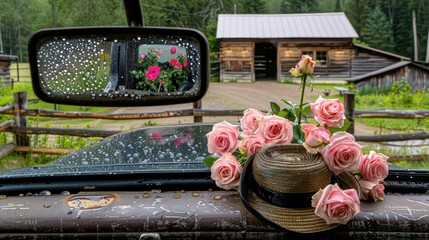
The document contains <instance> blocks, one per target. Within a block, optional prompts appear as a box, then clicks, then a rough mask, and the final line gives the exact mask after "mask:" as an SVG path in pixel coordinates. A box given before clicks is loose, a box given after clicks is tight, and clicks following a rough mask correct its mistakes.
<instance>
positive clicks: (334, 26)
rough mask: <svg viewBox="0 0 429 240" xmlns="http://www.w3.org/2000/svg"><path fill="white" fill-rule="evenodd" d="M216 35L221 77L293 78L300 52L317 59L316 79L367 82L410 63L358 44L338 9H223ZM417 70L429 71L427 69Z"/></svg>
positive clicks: (227, 79) (226, 79) (239, 79)
mask: <svg viewBox="0 0 429 240" xmlns="http://www.w3.org/2000/svg"><path fill="white" fill-rule="evenodd" d="M216 36H217V38H218V40H219V43H220V56H219V57H220V81H221V82H254V81H260V80H276V81H278V82H284V81H290V80H293V79H292V78H291V76H290V74H289V70H290V69H291V68H292V67H294V66H295V64H296V63H297V62H298V61H299V59H300V58H301V55H310V56H311V57H313V59H316V60H317V61H318V63H317V67H316V69H315V73H314V74H315V75H316V76H318V78H317V79H316V81H324V82H342V83H343V82H353V83H356V84H357V85H362V84H363V83H364V82H365V81H367V80H368V78H367V77H369V76H370V75H368V74H369V73H373V74H372V75H371V76H372V77H374V74H375V75H377V74H386V72H385V71H384V72H380V69H384V70H389V68H392V67H393V68H395V67H399V66H402V67H404V66H408V64H411V62H412V61H411V60H410V59H409V58H407V57H403V56H399V55H395V54H392V53H388V52H384V51H381V50H378V49H374V48H369V47H365V46H361V45H358V44H354V43H353V39H355V38H358V37H359V36H358V34H357V33H356V31H355V29H354V28H353V26H352V25H351V23H350V21H349V20H348V19H347V16H346V15H345V14H344V13H340V12H337V13H309V14H221V15H219V18H218V28H217V33H216ZM395 69H396V68H395ZM419 71H424V73H425V74H426V73H429V72H428V71H427V69H426V70H425V69H423V68H419ZM414 75H415V76H417V75H419V76H423V75H424V74H421V73H417V74H414ZM389 79H393V78H389ZM395 79H396V78H395ZM426 79H427V78H426ZM426 79H425V80H424V81H426ZM420 85H421V84H420ZM362 86H363V85H362Z"/></svg>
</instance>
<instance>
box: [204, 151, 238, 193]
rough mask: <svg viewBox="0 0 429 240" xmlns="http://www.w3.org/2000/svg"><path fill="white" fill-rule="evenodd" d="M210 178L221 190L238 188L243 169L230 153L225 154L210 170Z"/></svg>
mask: <svg viewBox="0 0 429 240" xmlns="http://www.w3.org/2000/svg"><path fill="white" fill-rule="evenodd" d="M210 170H211V173H212V174H211V178H212V179H213V180H215V182H216V185H217V186H218V187H220V188H222V189H225V190H230V189H231V188H235V187H238V185H239V184H240V176H241V172H242V171H243V167H242V166H241V164H240V162H238V160H237V158H236V157H235V156H234V155H232V154H231V153H225V154H224V155H223V156H222V157H220V158H219V159H218V160H216V162H215V163H214V164H213V166H212V167H211V168H210Z"/></svg>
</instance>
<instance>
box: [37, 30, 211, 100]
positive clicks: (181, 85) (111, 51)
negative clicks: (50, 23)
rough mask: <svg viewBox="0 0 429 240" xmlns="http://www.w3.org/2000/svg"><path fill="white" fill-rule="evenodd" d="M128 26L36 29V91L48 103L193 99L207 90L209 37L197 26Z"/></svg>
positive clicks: (199, 96) (196, 98)
mask: <svg viewBox="0 0 429 240" xmlns="http://www.w3.org/2000/svg"><path fill="white" fill-rule="evenodd" d="M122 29H125V28H122ZM137 29H139V28H137ZM125 30H129V31H134V32H131V33H130V32H126V33H121V34H103V35H101V34H94V33H92V32H91V33H90V34H79V32H76V29H74V32H76V33H74V34H70V33H69V32H64V33H63V35H61V32H60V34H59V35H57V36H52V37H46V36H45V35H44V34H40V33H39V34H37V33H36V35H35V36H33V39H32V42H30V61H31V68H32V75H33V85H34V84H35V85H37V86H35V91H36V94H38V95H39V97H40V98H41V99H42V100H45V101H48V102H57V103H66V104H85V105H101V106H110V105H122V106H124V105H126V106H129V105H157V104H171V103H172V100H173V101H174V103H181V102H192V101H196V100H198V99H200V98H201V97H202V96H203V95H204V94H205V91H206V90H207V81H208V77H207V72H208V71H207V62H208V61H207V56H208V50H207V44H206V40H205V37H203V36H202V35H199V33H198V32H195V31H192V30H180V31H179V32H177V33H176V32H174V31H172V30H171V29H170V30H169V31H168V34H161V33H159V32H160V31H159V30H157V31H155V32H156V33H154V34H151V30H150V29H145V30H146V31H140V32H139V33H135V32H136V29H135V28H133V29H125ZM164 31H165V30H164ZM183 31H185V32H183ZM186 31H190V32H186ZM184 33H188V35H185V34H184ZM189 33H192V34H189ZM32 44H33V45H32ZM33 48H35V49H33ZM32 49H33V50H34V51H31V50H32ZM32 55H33V57H34V58H35V60H36V61H35V63H36V66H34V64H33V62H32V60H31V58H32Z"/></svg>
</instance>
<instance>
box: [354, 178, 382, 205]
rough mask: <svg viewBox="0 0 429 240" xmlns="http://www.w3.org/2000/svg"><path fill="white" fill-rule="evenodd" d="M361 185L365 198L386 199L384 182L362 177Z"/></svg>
mask: <svg viewBox="0 0 429 240" xmlns="http://www.w3.org/2000/svg"><path fill="white" fill-rule="evenodd" d="M359 186H360V189H361V190H362V195H363V196H362V198H363V200H372V201H374V202H377V201H383V200H384V196H385V195H384V185H383V184H381V183H373V182H371V181H367V180H364V179H360V180H359Z"/></svg>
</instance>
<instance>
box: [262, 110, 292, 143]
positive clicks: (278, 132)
mask: <svg viewBox="0 0 429 240" xmlns="http://www.w3.org/2000/svg"><path fill="white" fill-rule="evenodd" d="M255 134H256V135H259V136H261V137H262V138H264V139H265V144H266V145H267V146H268V145H274V144H289V143H291V142H292V140H293V124H292V122H290V121H289V120H287V119H285V118H282V117H279V116H276V115H270V116H263V117H262V118H261V123H260V126H259V128H258V129H257V130H256V131H255Z"/></svg>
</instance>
